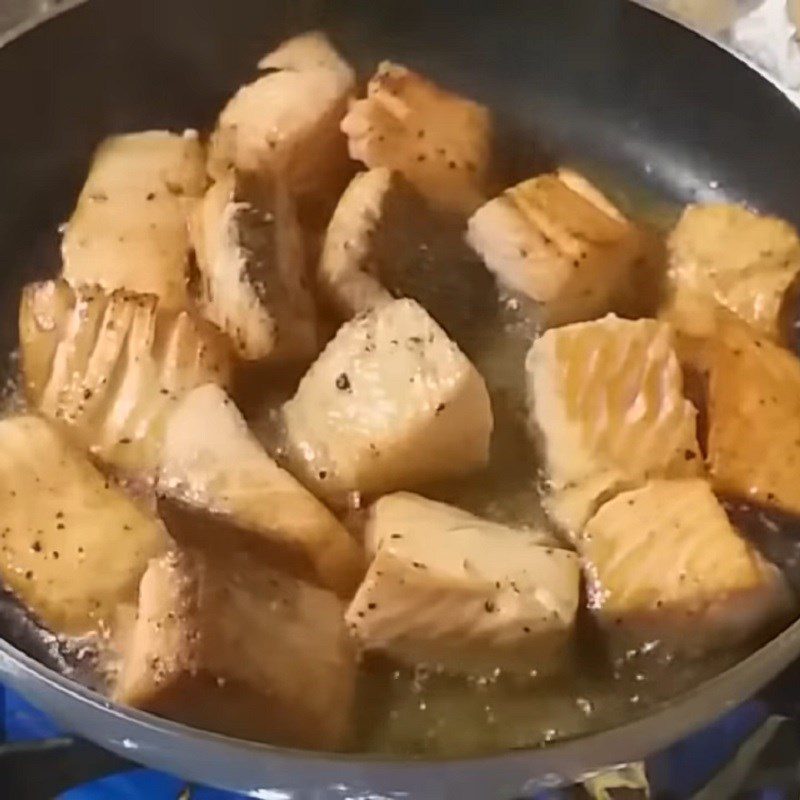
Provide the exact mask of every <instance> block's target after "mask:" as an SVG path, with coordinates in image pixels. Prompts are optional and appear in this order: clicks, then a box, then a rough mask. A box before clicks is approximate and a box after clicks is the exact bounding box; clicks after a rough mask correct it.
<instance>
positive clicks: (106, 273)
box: [62, 131, 206, 309]
mask: <svg viewBox="0 0 800 800" xmlns="http://www.w3.org/2000/svg"><path fill="white" fill-rule="evenodd" d="M205 185H206V172H205V153H204V151H203V147H202V145H201V144H200V141H199V139H198V137H197V134H196V133H193V132H187V133H186V134H183V135H179V134H174V133H168V132H167V131H147V132H144V133H129V134H125V135H123V136H113V137H111V138H109V139H106V141H105V142H103V143H102V144H101V145H100V147H99V148H98V149H97V152H96V153H95V155H94V160H93V161H92V165H91V168H90V170H89V175H88V176H87V178H86V183H85V185H84V187H83V190H82V191H81V194H80V197H79V198H78V204H77V206H76V207H75V210H74V212H73V214H72V218H71V219H70V221H69V223H68V225H67V228H66V231H65V233H64V240H63V243H62V255H63V259H64V268H63V276H64V278H65V279H66V280H67V281H68V282H69V283H70V284H71V285H72V286H83V285H90V286H92V285H97V286H102V287H103V288H104V289H106V290H107V291H111V290H114V289H125V290H127V291H131V292H139V293H143V294H154V295H157V296H158V298H159V302H160V303H161V305H162V307H164V308H170V309H181V308H184V307H185V306H186V305H187V303H188V292H187V280H188V266H189V255H190V246H189V237H188V233H187V213H188V211H189V209H190V207H191V203H192V202H193V201H195V200H196V198H198V197H201V196H202V194H203V190H204V189H205Z"/></svg>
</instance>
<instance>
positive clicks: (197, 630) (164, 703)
mask: <svg viewBox="0 0 800 800" xmlns="http://www.w3.org/2000/svg"><path fill="white" fill-rule="evenodd" d="M342 613H343V607H342V604H341V602H340V601H339V600H338V599H337V598H336V596H335V595H333V594H331V593H330V592H327V591H325V590H323V589H318V588H316V587H314V586H311V585H309V584H306V583H303V582H302V581H298V580H296V579H295V578H292V577H289V576H286V575H282V574H281V573H279V572H275V571H273V570H270V569H268V568H266V567H262V566H257V565H255V564H253V563H252V562H250V561H249V560H248V559H246V558H231V559H225V558H211V557H208V556H205V555H203V554H201V553H200V552H199V551H196V550H183V551H178V552H173V553H169V554H167V555H165V556H163V557H162V558H160V559H156V560H153V561H152V562H151V563H150V566H149V568H148V570H147V572H146V573H145V576H144V578H143V579H142V584H141V589H140V600H139V613H138V618H137V621H136V625H135V627H134V630H133V634H132V637H131V639H130V642H129V644H128V650H127V652H126V653H125V656H124V660H123V665H122V669H121V674H120V677H119V681H118V684H117V687H116V690H115V693H114V697H115V699H116V700H117V701H120V702H123V703H127V704H128V705H132V706H134V707H136V708H141V709H144V710H146V711H151V712H153V713H155V714H160V715H162V716H165V717H169V718H171V719H176V720H178V721H180V722H184V723H187V724H189V725H194V726H197V727H200V728H206V729H208V730H213V731H219V732H221V733H226V734H229V735H231V736H237V737H240V738H244V739H256V740H260V741H266V742H270V743H272V744H278V745H285V746H288V747H303V748H305V747H308V748H320V749H325V750H336V749H339V748H341V747H343V746H344V745H345V744H346V743H347V741H348V738H349V733H350V723H351V712H352V702H353V693H354V690H355V670H356V667H355V660H354V658H353V651H352V646H351V643H350V640H349V637H348V635H347V631H346V629H345V626H344V621H343V619H342Z"/></svg>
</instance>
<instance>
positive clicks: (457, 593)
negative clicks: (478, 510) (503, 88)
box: [346, 492, 580, 675]
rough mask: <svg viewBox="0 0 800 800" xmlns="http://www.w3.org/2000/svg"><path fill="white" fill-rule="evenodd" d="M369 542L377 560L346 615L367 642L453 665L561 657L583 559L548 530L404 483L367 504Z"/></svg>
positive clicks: (547, 665) (409, 659) (508, 667)
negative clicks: (438, 498) (517, 524)
mask: <svg viewBox="0 0 800 800" xmlns="http://www.w3.org/2000/svg"><path fill="white" fill-rule="evenodd" d="M367 548H368V550H370V552H371V553H373V554H374V560H373V561H372V565H371V566H370V569H369V572H368V573H367V576H366V578H365V579H364V582H363V583H362V585H361V588H360V589H359V590H358V592H357V593H356V596H355V598H354V599H353V602H352V603H351V604H350V607H349V609H348V610H347V615H346V620H347V622H348V624H349V626H350V628H351V630H352V631H353V632H354V633H355V635H356V636H357V637H358V639H359V641H360V643H361V646H362V648H363V649H365V650H378V651H383V652H386V653H388V654H390V655H392V656H394V657H395V658H398V659H400V660H401V661H404V662H406V663H407V664H411V665H412V666H413V665H414V664H418V663H424V664H432V665H442V666H443V667H444V668H445V669H447V670H448V671H450V672H454V673H473V674H481V673H483V674H491V673H492V672H493V671H494V670H495V669H498V668H499V669H501V670H503V671H504V672H505V671H511V672H516V673H521V674H524V675H529V674H531V673H536V674H540V675H541V674H547V673H552V672H554V671H557V670H558V669H559V668H560V667H561V666H562V664H563V662H564V657H565V656H566V655H567V654H568V652H569V646H570V642H571V640H572V633H573V630H574V625H575V614H576V612H577V610H578V603H579V582H580V581H579V566H578V558H577V556H576V554H575V553H573V552H572V551H570V550H564V549H561V548H559V547H558V546H555V545H554V544H553V541H552V539H551V537H550V536H549V535H548V534H547V533H544V532H542V531H532V530H524V529H515V528H509V527H507V526H505V525H500V524H498V523H496V522H490V521H488V520H485V519H480V518H479V517H475V516H473V515H472V514H468V513H467V512H465V511H462V510H461V509H459V508H455V507H453V506H448V505H445V504H444V503H436V502H434V501H432V500H428V499H426V498H424V497H420V496H419V495H414V494H408V493H405V492H401V493H398V494H392V495H387V496H385V497H382V498H381V499H380V500H378V502H377V503H376V504H375V505H374V506H373V507H372V509H371V510H370V518H369V523H368V526H367Z"/></svg>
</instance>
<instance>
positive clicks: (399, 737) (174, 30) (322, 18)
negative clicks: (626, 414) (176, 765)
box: [0, 0, 800, 788]
mask: <svg viewBox="0 0 800 800" xmlns="http://www.w3.org/2000/svg"><path fill="white" fill-rule="evenodd" d="M310 28H320V29H323V30H325V31H326V32H328V33H329V34H330V35H331V37H332V38H333V40H334V41H335V42H336V44H337V45H338V46H339V47H340V48H341V50H342V52H343V53H345V54H346V56H347V57H349V58H350V59H351V60H352V62H353V63H354V64H355V65H356V66H357V67H358V69H359V71H360V74H361V75H362V76H367V75H368V74H370V72H371V71H372V69H373V68H374V66H375V64H376V62H377V61H378V60H381V59H384V58H387V59H391V60H394V61H398V62H400V63H405V64H408V65H409V66H411V67H413V68H416V69H418V70H419V71H420V72H422V73H425V74H428V75H430V76H431V77H433V78H434V79H435V80H437V81H439V82H441V83H442V84H444V85H446V86H448V87H450V88H452V89H454V90H456V91H458V92H460V93H462V94H464V95H467V96H470V97H474V98H475V99H476V100H478V101H480V102H483V103H485V104H487V105H488V106H490V107H491V108H492V110H493V111H494V112H495V114H496V118H497V121H498V128H499V136H500V141H501V143H502V147H501V154H502V157H503V160H504V163H505V168H506V173H507V176H508V182H509V183H511V182H513V181H515V180H518V179H521V178H524V177H528V176H529V175H531V174H533V173H534V172H537V171H541V170H543V169H545V168H548V167H551V166H553V165H555V164H558V163H567V164H570V165H573V166H576V167H579V168H580V169H582V170H584V171H586V172H587V173H588V174H589V175H591V176H593V177H595V178H596V179H597V181H598V182H599V183H600V184H601V185H602V186H603V187H604V188H605V189H607V190H608V191H609V192H610V193H611V194H612V196H613V197H614V198H615V199H617V200H618V201H619V202H620V203H621V205H622V206H623V207H625V208H637V207H641V208H646V209H647V215H648V216H649V217H650V218H652V219H653V220H656V221H658V220H661V219H669V218H670V217H671V215H673V214H674V212H675V210H676V209H677V208H678V207H679V206H680V205H682V204H685V203H687V202H692V201H695V200H712V199H720V200H735V201H746V202H747V203H748V205H750V206H752V207H754V208H756V209H759V210H763V211H765V212H769V213H775V214H778V215H780V216H782V217H784V218H786V219H788V220H789V221H791V222H793V223H795V224H800V181H798V180H797V177H796V175H795V176H793V175H792V174H791V170H790V169H788V168H787V167H788V166H789V165H790V163H791V160H792V158H793V157H794V154H795V153H796V150H797V142H798V141H800V112H798V110H797V109H795V108H794V107H792V106H791V105H790V103H789V102H788V101H787V100H786V99H785V98H784V97H783V96H782V95H781V93H780V92H779V91H778V90H777V89H776V88H775V87H773V86H772V85H770V84H768V83H767V82H766V81H764V80H763V79H762V78H760V77H759V76H758V75H757V74H756V73H754V72H752V71H751V70H750V69H749V68H748V67H747V66H746V65H744V64H742V63H740V62H738V61H736V60H735V59H733V58H732V57H730V56H729V55H728V54H726V53H725V52H723V51H722V50H719V49H717V48H715V47H713V46H712V45H710V44H709V43H708V42H706V41H705V40H703V39H701V38H700V37H697V36H695V35H693V34H691V33H689V32H688V31H685V30H682V29H680V28H679V27H678V26H676V25H675V24H673V23H670V22H668V21H666V20H662V19H660V18H658V17H656V16H654V15H652V14H650V13H649V12H646V11H644V10H642V9H640V8H637V7H634V6H632V5H630V4H628V3H627V2H621V1H620V2H610V1H609V2H597V0H569V2H564V0H539V2H537V3H530V2H522V0H509V2H505V3H502V4H491V3H488V2H478V0H464V2H462V3H460V4H453V3H449V2H444V0H433V1H431V0H428V2H417V1H416V0H405V1H404V2H399V0H383V2H380V3H369V4H366V3H363V2H357V0H350V1H348V0H333V2H322V1H320V2H316V1H315V0H294V1H292V0H274V2H273V1H270V2H265V0H236V2H229V3H225V4H221V3H219V2H217V0H162V2H158V0H143V2H139V3H130V2H121V0H104V2H100V1H99V0H98V1H97V2H90V3H88V4H86V5H83V6H80V7H78V8H76V9H74V10H72V11H70V12H68V13H65V14H64V15H62V16H60V17H56V18H54V19H52V20H50V21H49V22H47V23H45V24H44V25H43V26H41V27H40V28H38V29H35V30H34V31H32V32H31V33H28V34H26V35H25V36H24V37H22V38H21V39H19V40H17V41H13V42H11V43H10V44H8V45H7V46H6V47H5V48H4V49H2V50H0V97H2V99H3V102H4V117H5V119H6V124H5V125H4V126H2V129H0V175H2V176H3V183H2V190H1V191H0V257H2V263H3V264H4V265H6V268H5V270H4V271H3V272H2V275H1V276H0V280H2V285H0V302H2V303H3V312H4V313H3V314H2V317H0V352H10V351H12V350H13V349H14V348H15V347H16V322H15V321H16V304H17V299H18V297H19V291H20V289H21V287H22V286H23V285H24V284H25V283H26V282H29V281H31V280H33V279H36V278H38V277H43V276H46V275H49V274H52V273H53V272H54V270H55V269H56V264H57V258H58V255H57V253H58V236H57V228H58V226H59V224H60V223H61V222H63V220H64V219H65V218H66V216H67V215H68V214H69V211H70V208H71V206H72V203H73V199H74V197H75V196H76V194H77V191H78V189H79V187H80V184H81V181H82V179H83V176H84V175H85V173H86V169H87V165H88V161H89V158H90V155H91V152H92V150H93V148H94V147H95V145H96V144H97V142H98V141H100V140H101V139H102V138H103V137H105V136H107V135H109V134H111V133H115V132H123V131H132V130H145V129H148V128H169V129H173V130H180V129H182V128H186V127H194V128H198V129H208V128H209V127H210V126H211V124H212V123H213V119H214V116H215V114H216V112H217V111H218V109H219V108H220V107H221V106H222V105H223V103H224V101H225V99H226V98H227V97H228V96H229V95H230V93H231V91H232V89H233V88H234V87H236V86H238V85H240V84H241V83H242V82H244V81H246V80H247V79H248V78H249V77H250V76H252V74H253V68H254V64H255V63H256V62H257V60H258V58H259V57H260V56H261V55H263V54H264V52H266V51H267V50H269V49H270V47H272V46H274V45H275V44H277V43H278V42H279V41H280V40H282V39H284V38H285V37H287V36H288V35H291V34H293V33H296V32H299V31H302V30H307V29H310ZM23 627H24V626H20V625H16V626H14V627H13V628H12V627H10V626H6V628H7V629H6V630H5V634H6V638H8V639H9V640H11V641H12V642H14V643H15V644H17V645H18V646H20V647H21V649H23V650H27V651H28V652H30V653H31V655H33V656H34V657H36V658H38V659H39V660H41V661H45V662H47V661H48V659H49V658H50V657H51V656H52V653H51V651H50V650H48V649H47V648H42V647H40V646H39V645H37V643H36V641H35V637H31V636H30V635H29V633H26V631H25V630H23V629H22V628H23ZM751 650H752V648H751ZM749 652H750V651H749V650H741V651H730V652H726V653H724V654H723V655H720V656H718V657H715V658H713V659H707V660H705V661H703V662H702V663H700V664H693V665H690V666H686V667H677V666H675V665H669V666H668V667H667V668H665V671H664V672H663V678H661V679H659V680H655V681H650V682H648V683H647V684H643V683H642V682H641V681H640V679H639V678H638V676H637V674H636V673H635V671H634V672H631V674H630V675H629V676H626V677H625V678H624V681H626V683H624V687H625V688H624V691H619V687H620V685H621V684H620V683H619V682H618V683H617V684H615V686H616V687H617V688H616V690H615V692H613V693H609V692H608V688H607V687H608V680H607V676H604V675H601V674H599V673H600V672H602V670H600V669H598V668H596V665H594V664H592V663H588V666H587V669H586V672H585V674H581V675H577V676H572V677H570V679H569V680H568V681H567V682H565V683H564V684H563V685H562V684H560V683H549V684H547V685H544V686H542V687H541V688H539V689H537V690H536V691H535V692H531V691H530V690H526V692H525V693H524V695H523V694H522V693H520V692H519V691H517V690H516V689H514V688H513V687H508V686H504V685H500V686H492V685H489V686H485V685H484V686H476V687H474V692H473V693H472V695H471V697H472V699H471V701H470V705H469V706H468V707H467V706H465V705H464V701H463V692H462V691H461V690H460V689H459V688H457V687H455V685H454V684H451V683H448V681H447V680H446V679H443V678H437V677H436V676H434V677H429V676H417V677H418V678H420V680H421V682H422V683H421V685H422V686H423V688H422V689H420V688H419V685H418V682H417V681H406V682H404V683H402V685H401V684H398V686H401V688H399V689H393V688H392V686H388V687H387V686H383V685H378V684H377V683H375V684H373V685H372V689H371V691H373V692H374V695H373V696H369V695H367V696H368V697H369V702H367V703H364V704H363V705H364V709H363V710H362V712H361V713H362V714H363V715H364V720H363V722H364V724H365V725H368V726H369V727H371V728H373V729H376V728H377V729H380V730H381V731H382V732H381V734H380V735H379V736H378V737H377V738H376V739H374V740H371V741H369V742H367V743H366V744H365V745H364V746H365V747H366V748H368V749H371V750H377V751H379V752H403V753H412V754H413V753H414V752H415V751H417V752H422V751H423V749H424V747H425V728H426V723H425V722H424V718H422V717H420V714H422V712H425V711H427V712H428V714H429V715H430V714H432V713H435V711H436V709H435V708H430V709H429V708H428V706H429V705H431V704H438V706H439V708H440V711H441V715H442V717H446V718H447V719H449V720H450V723H449V727H448V729H447V730H446V731H444V732H442V739H443V740H444V739H447V740H448V741H449V742H450V745H449V750H448V752H446V753H445V752H443V753H442V755H454V754H455V755H458V754H459V752H469V753H474V752H491V751H494V750H497V749H498V748H503V749H510V748H522V747H526V746H529V745H530V744H531V743H532V741H531V733H530V732H531V730H532V729H535V730H536V732H537V734H536V737H535V739H536V743H539V742H548V741H552V740H556V739H569V738H575V737H581V736H586V735H587V734H596V733H598V732H599V731H602V730H603V729H605V728H609V727H613V725H614V721H615V720H623V719H624V720H628V719H635V718H637V717H642V716H644V715H645V714H647V713H649V712H650V711H651V710H652V709H654V708H656V707H658V706H659V705H660V704H662V703H664V702H665V701H666V700H667V699H668V698H670V697H671V696H672V695H674V694H675V693H677V692H680V691H682V690H685V689H689V688H693V687H696V686H697V685H698V684H700V683H701V682H702V681H703V680H705V679H707V678H710V677H712V676H715V675H718V674H719V673H724V671H725V670H726V669H727V668H728V667H730V666H732V665H733V664H734V663H736V661H738V660H740V659H741V658H743V657H744V656H745V655H747V654H748V653H749ZM796 652H797V644H796V643H795V644H794V645H793V646H792V647H783V648H780V649H778V648H774V649H772V650H770V645H769V644H767V645H766V646H765V647H764V648H763V649H762V650H761V651H760V652H759V654H758V655H759V657H761V658H763V659H764V661H765V663H766V662H767V661H769V663H770V664H772V665H775V664H777V663H778V662H780V663H781V664H785V663H787V662H788V661H789V660H790V659H791V658H792V657H793V656H794V655H796ZM589 662H591V659H589ZM763 672H764V675H765V676H768V672H769V670H768V669H766V668H765V669H764V671H763ZM731 674H733V673H731ZM723 677H724V675H723ZM621 680H622V679H621ZM432 686H433V687H435V691H434V690H432V689H431V688H430V687H432ZM426 687H427V688H426ZM29 688H30V690H31V691H33V692H34V693H35V688H34V687H29ZM756 688H757V679H755V678H753V676H752V673H750V677H749V678H747V679H746V680H744V679H742V678H741V676H740V678H739V681H738V683H736V684H735V685H734V684H733V683H732V684H731V691H730V692H729V693H728V694H729V695H730V696H737V695H738V696H744V695H746V694H747V693H749V692H752V691H754V690H755V689H756ZM718 702H720V703H721V702H723V701H722V698H721V697H720V698H719V700H718ZM388 705H392V706H394V707H395V708H398V707H399V708H400V709H401V713H400V715H399V717H393V719H395V720H399V721H397V722H395V723H391V724H390V723H389V721H388V720H389V717H388V715H387V713H386V712H387V706H388ZM720 710H721V707H720V706H718V705H714V704H713V703H709V704H708V707H707V709H706V710H705V711H704V714H705V716H707V717H711V716H713V715H714V714H715V713H718V712H719V711H720ZM376 719H379V720H384V723H385V724H383V725H378V726H376V725H374V722H375V720H376ZM476 721H480V722H481V725H480V726H477V727H476ZM478 728H480V729H481V730H483V731H490V733H489V734H481V736H480V737H476V734H475V733H474V731H475V730H477V729H478ZM498 730H501V731H502V736H501V738H498V734H497V733H492V731H495V732H496V731H498ZM87 733H88V731H87ZM658 735H659V736H662V737H663V736H665V735H666V736H669V732H668V731H664V730H660V731H659V732H658ZM459 736H460V737H461V738H460V739H459ZM101 737H102V734H101ZM654 742H655V740H654ZM553 750H554V752H558V748H557V747H554V748H553ZM428 754H430V752H428ZM433 754H434V755H435V754H436V753H435V752H434V753H433ZM205 779H206V780H207V778H205ZM221 782H222V783H224V784H225V785H230V786H231V788H242V787H241V785H239V786H234V785H233V784H231V782H229V781H228V780H227V779H225V780H223V781H221ZM218 783H219V781H218Z"/></svg>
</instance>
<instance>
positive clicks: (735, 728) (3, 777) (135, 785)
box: [0, 668, 800, 800]
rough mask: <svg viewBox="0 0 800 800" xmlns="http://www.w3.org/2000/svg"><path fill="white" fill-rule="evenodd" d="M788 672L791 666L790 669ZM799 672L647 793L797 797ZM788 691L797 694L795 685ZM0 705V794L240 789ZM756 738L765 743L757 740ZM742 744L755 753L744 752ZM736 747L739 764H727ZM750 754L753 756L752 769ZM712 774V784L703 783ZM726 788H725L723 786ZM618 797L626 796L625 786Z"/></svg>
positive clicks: (709, 798)
mask: <svg viewBox="0 0 800 800" xmlns="http://www.w3.org/2000/svg"><path fill="white" fill-rule="evenodd" d="M790 672H794V673H796V668H795V669H794V670H791V671H790ZM796 678H797V675H796V674H795V675H794V676H792V675H791V674H789V675H786V676H784V677H783V678H781V679H779V681H778V682H777V683H776V684H774V685H773V687H770V689H768V690H767V692H766V693H765V695H764V697H763V698H762V699H759V700H754V701H751V702H748V703H745V704H744V705H742V706H740V707H739V708H737V709H735V710H734V711H732V712H731V713H729V714H727V715H726V716H725V717H723V718H722V719H720V720H719V721H717V722H716V723H715V724H714V725H712V726H711V727H709V728H707V729H705V730H703V731H701V732H699V733H697V734H695V735H693V736H690V737H688V738H687V739H685V740H684V741H682V742H679V743H678V744H676V745H674V746H673V747H671V748H669V749H668V750H666V751H664V752H663V753H659V754H657V755H655V756H654V757H653V758H651V759H650V760H649V761H648V764H647V773H648V776H649V779H650V783H651V790H652V797H653V798H655V799H656V800H662V799H663V800H683V798H692V797H697V798H698V800H700V798H702V800H726V799H727V798H730V797H742V798H748V799H753V800H789V798H792V799H793V800H795V799H796V798H797V797H798V793H799V791H800V768H798V764H800V737H798V735H797V725H796V723H795V722H794V721H793V720H790V718H789V717H785V719H786V724H781V723H780V721H779V718H778V717H776V716H774V712H775V710H776V705H777V706H778V710H782V711H784V712H787V711H788V712H789V713H791V714H792V716H794V714H795V713H796V712H797V708H796V707H794V706H792V707H791V708H783V709H781V708H780V706H781V705H782V704H781V703H780V699H781V697H782V696H783V690H789V689H791V688H792V687H796V686H797V682H796ZM792 694H793V695H794V696H797V693H796V689H795V690H794V692H793V693H792ZM776 698H777V701H776ZM792 702H794V701H792ZM795 705H796V704H795ZM0 707H1V708H2V714H1V715H0V721H2V739H0V741H2V744H0V798H2V800H5V799H6V798H8V800H12V799H13V800H139V799H140V798H146V800H237V798H242V797H243V796H242V795H236V794H233V793H230V792H223V791H220V790H217V789H210V788H203V787H196V786H187V784H186V782H185V781H182V780H180V779H179V778H175V777H173V776H171V775H166V774H163V773H160V772H156V771H154V770H148V769H143V768H141V767H139V766H137V765H135V764H132V763H130V762H127V761H125V760H123V759H121V758H118V757H117V756H114V755H111V754H109V753H106V752H105V751H103V750H101V749H100V748H97V747H95V746H94V745H91V744H89V743H87V742H84V741H82V740H79V739H75V738H74V737H72V736H70V735H68V734H65V733H64V732H63V731H61V730H60V729H59V728H58V727H57V726H56V725H54V724H53V722H52V721H51V720H50V719H49V718H48V717H47V716H45V715H44V714H42V713H41V712H40V711H38V710H37V709H35V708H34V707H33V706H31V705H30V704H28V703H26V702H25V701H24V700H22V699H21V698H20V697H19V696H18V695H16V694H14V693H13V692H10V691H8V690H5V689H3V688H2V686H0ZM771 715H772V716H771ZM759 736H761V739H763V741H759V742H755V743H753V740H755V739H758V737H759ZM748 743H750V744H748ZM748 747H749V748H750V749H751V750H753V752H752V753H749V752H745V751H746V750H747V748H748ZM737 753H738V754H739V755H738V756H737V758H736V766H737V768H736V769H732V768H731V764H732V761H733V757H734V756H735V755H736V754H737ZM743 755H744V756H746V757H743ZM747 757H751V760H752V763H751V764H750V765H749V767H748V766H747V764H748V761H747ZM729 773H730V774H729ZM712 780H713V781H714V782H713V783H711V784H710V785H707V784H709V781H712ZM726 786H727V787H728V788H729V790H726V789H724V788H723V787H726ZM704 787H705V789H704ZM721 792H722V793H721ZM624 796H625V797H626V798H628V797H631V794H630V793H628V794H626V795H624ZM574 797H575V794H574V793H573V792H572V791H571V790H565V791H563V792H562V791H548V792H546V793H544V794H542V795H541V796H540V797H538V798H534V799H533V800H570V798H574Z"/></svg>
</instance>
